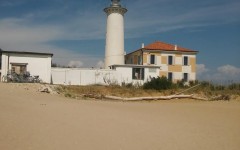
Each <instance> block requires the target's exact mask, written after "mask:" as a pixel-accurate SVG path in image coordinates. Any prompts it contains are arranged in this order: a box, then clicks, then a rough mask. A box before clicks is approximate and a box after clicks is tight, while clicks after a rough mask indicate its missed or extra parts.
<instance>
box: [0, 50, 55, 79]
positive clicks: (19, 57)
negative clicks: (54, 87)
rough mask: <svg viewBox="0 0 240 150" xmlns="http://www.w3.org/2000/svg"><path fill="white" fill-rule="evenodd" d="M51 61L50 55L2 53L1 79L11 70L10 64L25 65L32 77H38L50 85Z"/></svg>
mask: <svg viewBox="0 0 240 150" xmlns="http://www.w3.org/2000/svg"><path fill="white" fill-rule="evenodd" d="M51 60H52V58H51V56H50V55H38V54H14V53H10V54H9V53H2V70H1V78H2V76H4V75H7V73H8V71H10V70H11V67H12V65H11V63H26V64H27V71H29V72H30V74H31V75H32V76H33V75H35V76H37V75H38V76H39V78H40V79H42V81H43V82H45V83H50V82H51Z"/></svg>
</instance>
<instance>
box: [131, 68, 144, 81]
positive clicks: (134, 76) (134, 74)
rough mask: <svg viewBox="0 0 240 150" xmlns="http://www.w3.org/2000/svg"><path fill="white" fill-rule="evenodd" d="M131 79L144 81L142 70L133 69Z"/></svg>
mask: <svg viewBox="0 0 240 150" xmlns="http://www.w3.org/2000/svg"><path fill="white" fill-rule="evenodd" d="M132 79H135V80H144V68H133V69H132Z"/></svg>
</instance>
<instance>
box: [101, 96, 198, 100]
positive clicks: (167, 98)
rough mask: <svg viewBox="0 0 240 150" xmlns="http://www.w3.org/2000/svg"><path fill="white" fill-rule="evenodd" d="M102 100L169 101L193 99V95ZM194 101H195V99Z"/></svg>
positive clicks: (111, 97) (112, 97) (109, 97)
mask: <svg viewBox="0 0 240 150" xmlns="http://www.w3.org/2000/svg"><path fill="white" fill-rule="evenodd" d="M104 98H107V99H112V100H122V101H140V100H170V99H180V98H193V95H169V96H157V97H132V98H123V97H117V96H110V95H106V96H104ZM194 99H196V97H195V98H194Z"/></svg>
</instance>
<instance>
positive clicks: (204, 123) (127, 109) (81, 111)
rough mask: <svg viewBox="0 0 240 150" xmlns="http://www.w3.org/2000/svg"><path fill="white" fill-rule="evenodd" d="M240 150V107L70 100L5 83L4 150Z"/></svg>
mask: <svg viewBox="0 0 240 150" xmlns="http://www.w3.org/2000/svg"><path fill="white" fill-rule="evenodd" d="M80 149H84V150H239V149H240V102H236V101H230V102H223V101H218V102H200V101H192V100H182V101H179V100H178V101H177V100H174V101H158V102H110V101H86V100H85V101H84V100H73V99H67V98H63V97H60V96H56V95H49V94H42V93H37V92H33V91H30V90H24V88H21V87H16V86H14V85H7V84H3V83H0V150H80Z"/></svg>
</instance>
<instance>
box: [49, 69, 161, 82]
mask: <svg viewBox="0 0 240 150" xmlns="http://www.w3.org/2000/svg"><path fill="white" fill-rule="evenodd" d="M149 69H150V68H145V71H144V80H135V79H132V67H117V68H116V69H115V70H107V69H106V70H103V69H101V70H97V69H77V68H76V69H75V68H52V83H53V84H64V85H91V84H101V85H108V84H118V85H122V83H133V84H143V83H144V82H146V81H147V80H148V79H150V77H157V76H158V73H159V68H154V69H153V68H151V71H149ZM154 70H155V72H153V71H154Z"/></svg>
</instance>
